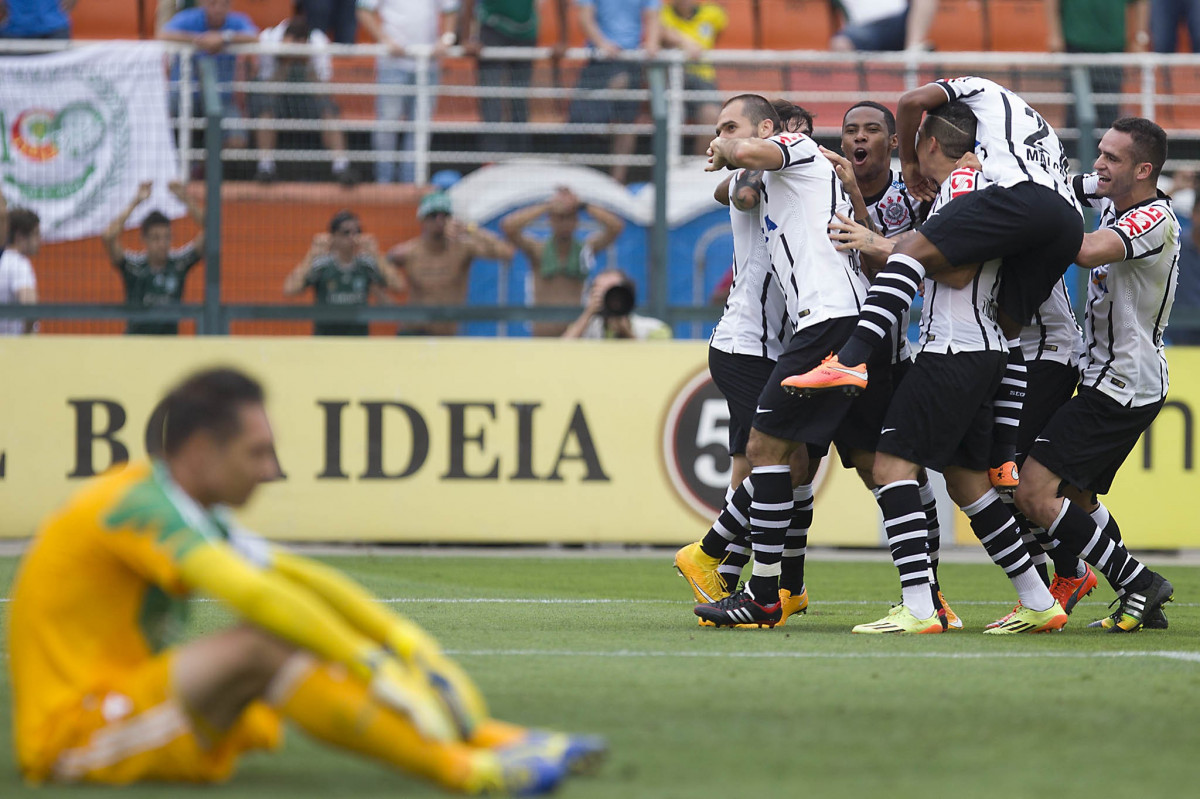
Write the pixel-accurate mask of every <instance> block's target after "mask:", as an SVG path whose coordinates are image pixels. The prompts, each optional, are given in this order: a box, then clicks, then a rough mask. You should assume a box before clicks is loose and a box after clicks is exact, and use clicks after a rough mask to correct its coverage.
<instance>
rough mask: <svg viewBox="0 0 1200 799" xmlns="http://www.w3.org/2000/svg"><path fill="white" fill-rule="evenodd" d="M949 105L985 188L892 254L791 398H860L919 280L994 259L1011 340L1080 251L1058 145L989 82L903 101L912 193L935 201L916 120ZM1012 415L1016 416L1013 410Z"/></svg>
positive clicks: (1006, 470)
mask: <svg viewBox="0 0 1200 799" xmlns="http://www.w3.org/2000/svg"><path fill="white" fill-rule="evenodd" d="M951 100H962V101H963V102H964V103H966V104H967V105H968V106H969V107H970V109H971V111H972V112H973V113H974V115H975V117H976V118H977V120H978V127H977V131H978V134H977V135H978V142H977V145H976V149H975V151H976V153H977V154H978V156H979V159H980V161H981V162H982V166H983V175H984V177H985V178H986V179H987V180H988V181H989V183H990V185H988V186H987V188H985V189H984V190H982V191H978V192H972V193H970V194H967V195H965V196H964V197H962V198H959V199H960V200H961V202H956V203H952V204H948V205H946V206H945V207H944V208H943V209H942V210H941V211H939V212H938V213H937V214H934V215H931V216H930V218H929V219H928V220H927V221H926V222H925V224H924V225H923V226H922V227H921V230H920V232H919V233H917V234H916V235H914V236H912V237H909V238H908V239H906V240H905V241H904V242H902V243H901V244H900V245H899V246H898V247H897V248H896V249H895V250H894V251H893V253H892V255H891V256H890V257H889V258H888V261H887V266H886V268H885V269H884V270H883V272H881V273H880V274H879V275H878V276H877V277H876V279H875V283H874V285H873V286H872V289H871V292H870V295H869V296H868V298H867V301H866V303H865V304H864V307H863V310H862V313H861V314H860V316H859V320H858V324H857V326H856V327H855V330H854V333H853V335H851V336H850V338H849V339H848V340H847V341H846V342H845V343H844V344H843V345H842V347H841V348H840V349H839V350H837V354H836V355H835V356H834V357H833V358H830V359H829V360H828V361H826V362H824V363H822V364H821V365H820V366H818V367H816V368H814V369H812V370H810V371H808V372H806V373H801V374H796V375H794V376H792V377H791V378H789V379H788V380H787V381H786V382H787V386H788V388H789V390H792V391H796V392H800V393H804V394H809V393H813V392H819V391H825V390H828V389H842V390H845V391H847V392H850V393H854V392H857V391H861V390H862V389H863V388H864V387H865V386H866V385H867V380H868V370H867V368H866V361H867V360H868V358H869V357H870V354H871V353H872V351H873V350H875V349H876V348H878V347H879V346H880V344H881V343H882V342H883V340H884V339H885V338H886V337H887V335H888V331H889V330H890V329H891V327H892V326H893V325H895V324H896V322H897V320H899V319H901V318H902V317H903V316H904V315H905V314H906V313H907V311H908V309H909V307H910V306H911V305H912V301H913V298H914V297H915V295H916V293H917V290H918V288H919V286H920V284H921V281H922V280H923V279H924V278H925V277H926V276H927V275H928V276H929V277H932V278H935V279H937V278H938V277H939V276H940V275H943V274H945V273H947V272H948V271H950V270H953V269H954V268H956V267H963V266H967V265H972V264H978V263H982V262H985V261H988V260H991V259H993V258H1001V259H1002V260H1003V269H1002V279H1001V283H1000V288H999V294H998V301H999V308H1000V310H1001V311H1002V312H1004V313H1005V314H1006V315H1007V316H1008V317H1009V319H1010V320H1011V326H1012V328H1013V329H1012V331H1011V332H1012V333H1013V334H1014V336H1015V334H1016V332H1017V331H1016V328H1017V327H1019V326H1024V325H1027V324H1029V322H1030V320H1031V319H1032V317H1033V314H1034V313H1035V312H1036V310H1037V309H1038V307H1039V306H1040V305H1041V304H1042V303H1043V302H1045V301H1046V299H1047V298H1048V297H1049V296H1050V293H1051V291H1052V290H1053V288H1054V286H1055V285H1056V284H1057V282H1058V280H1059V278H1060V277H1061V276H1062V275H1063V273H1064V272H1065V271H1066V269H1067V267H1068V266H1069V265H1070V264H1071V259H1072V258H1074V256H1075V253H1076V252H1078V250H1079V244H1080V242H1081V241H1082V240H1083V217H1082V211H1081V209H1080V207H1079V204H1078V201H1077V200H1076V199H1075V194H1074V192H1073V191H1072V190H1071V187H1070V186H1069V185H1068V180H1067V173H1066V168H1067V160H1066V156H1065V154H1064V152H1063V148H1062V143H1061V142H1060V141H1059V139H1058V136H1057V134H1055V132H1054V130H1053V128H1051V127H1050V126H1049V125H1048V124H1047V123H1046V121H1045V120H1044V119H1043V118H1042V116H1041V115H1040V114H1038V113H1037V112H1036V111H1035V110H1034V109H1033V108H1031V107H1030V106H1029V105H1028V104H1027V103H1025V101H1024V100H1022V99H1021V98H1020V97H1018V96H1017V95H1016V94H1013V93H1012V92H1010V91H1009V90H1008V89H1006V88H1004V87H1003V86H1000V85H999V84H996V83H993V82H992V81H990V80H986V79H984V78H976V77H967V78H954V79H951V80H941V81H937V82H936V83H931V84H928V85H926V86H923V87H921V88H919V89H915V90H913V91H910V92H907V93H906V94H904V95H903V96H902V97H901V98H900V104H899V107H898V114H897V129H898V131H899V143H900V161H901V166H902V169H903V172H904V178H905V184H906V185H907V186H908V190H909V193H910V194H912V195H914V196H916V197H918V198H920V199H922V200H932V199H933V196H934V194H935V189H936V187H935V186H933V185H931V183H930V182H929V181H928V180H926V179H924V178H922V177H921V175H920V173H919V169H918V167H917V164H916V159H915V153H914V149H913V148H914V142H915V140H916V132H917V129H918V126H919V125H920V123H921V117H922V114H923V113H925V112H927V111H932V110H933V109H935V108H937V107H939V106H941V105H944V104H945V103H947V102H949V101H951ZM1006 346H1008V347H1009V351H1010V355H1011V357H1012V359H1013V361H1014V364H1015V365H1018V366H1020V359H1021V355H1020V347H1019V341H1017V339H1015V338H1013V339H1008V340H1007V341H1006ZM1021 368H1022V369H1023V366H1021ZM1018 371H1019V370H1018ZM1011 393H1012V394H1013V395H1014V397H1016V396H1019V394H1020V388H1019V386H1015V385H1014V386H1012V389H1011ZM1013 404H1017V405H1019V402H1014V403H1013ZM1011 410H1012V411H1013V412H1014V414H1015V413H1016V412H1017V411H1018V410H1019V409H1018V408H1012V409H1011ZM1006 427H1008V428H1011V432H1012V433H1013V435H1012V436H1010V439H1009V441H1008V442H1007V443H1006V446H1007V448H1008V450H1009V451H1011V450H1012V448H1013V439H1015V430H1016V426H1015V424H1009V425H1006ZM1005 457H1008V455H1007V453H1006V454H1005ZM1002 467H1003V468H1001V469H998V470H997V472H996V474H995V475H994V476H993V478H992V479H993V482H996V483H999V484H1006V485H1008V486H1011V485H1013V484H1014V483H1015V480H1013V479H1012V478H1013V474H1012V473H1013V472H1015V467H1009V466H1008V465H1007V464H1003V465H1002Z"/></svg>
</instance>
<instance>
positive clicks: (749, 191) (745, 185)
mask: <svg viewBox="0 0 1200 799" xmlns="http://www.w3.org/2000/svg"><path fill="white" fill-rule="evenodd" d="M762 192H763V170H761V169H743V170H742V171H741V172H738V173H737V174H736V175H734V176H733V185H732V187H731V188H730V191H729V202H730V203H731V204H732V205H733V207H734V208H736V209H738V210H739V211H753V210H754V209H755V208H757V207H758V204H759V203H760V202H761V201H762Z"/></svg>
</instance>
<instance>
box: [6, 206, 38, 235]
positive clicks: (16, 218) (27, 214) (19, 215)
mask: <svg viewBox="0 0 1200 799" xmlns="http://www.w3.org/2000/svg"><path fill="white" fill-rule="evenodd" d="M40 224H42V220H41V219H39V218H38V215H37V214H36V213H34V212H33V211H30V210H29V209H28V208H14V209H12V210H11V211H9V212H8V243H9V244H12V243H13V242H15V241H16V240H17V236H32V235H33V231H35V230H37V229H38V225H40Z"/></svg>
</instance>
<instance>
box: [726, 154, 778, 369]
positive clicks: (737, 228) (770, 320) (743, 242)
mask: <svg viewBox="0 0 1200 799" xmlns="http://www.w3.org/2000/svg"><path fill="white" fill-rule="evenodd" d="M736 182H737V176H735V177H734V179H733V180H731V181H729V193H730V195H731V197H732V194H733V192H734V190H735V189H734V185H735V183H736ZM729 224H730V227H732V228H733V283H732V284H731V285H730V287H729V299H728V300H726V302H725V310H724V312H723V313H722V314H721V321H720V322H718V323H717V326H716V327H715V328H714V329H713V332H712V337H711V338H710V339H709V345H710V346H711V347H713V348H714V349H718V350H721V351H722V352H728V353H730V354H733V355H757V356H760V357H763V358H770V359H771V360H773V361H775V360H779V355H780V354H781V353H782V352H783V348H784V347H785V346H786V345H787V342H788V340H789V339H790V338H791V333H792V328H791V322H790V321H789V319H788V314H787V305H786V303H785V301H784V297H783V287H782V286H781V285H780V283H779V278H778V277H777V276H776V275H775V272H774V270H772V269H771V256H770V254H769V253H768V251H767V240H766V238H765V237H764V236H763V232H762V215H761V208H755V209H753V210H750V211H739V210H738V209H737V208H735V207H734V206H733V204H732V203H730V205H729Z"/></svg>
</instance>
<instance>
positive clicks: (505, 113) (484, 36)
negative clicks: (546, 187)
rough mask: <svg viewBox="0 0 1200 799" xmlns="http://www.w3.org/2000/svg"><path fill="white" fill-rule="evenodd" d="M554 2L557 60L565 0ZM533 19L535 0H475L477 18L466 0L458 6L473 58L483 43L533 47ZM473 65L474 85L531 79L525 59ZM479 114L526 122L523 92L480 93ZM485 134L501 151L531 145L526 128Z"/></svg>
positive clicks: (517, 85) (563, 37) (518, 85)
mask: <svg viewBox="0 0 1200 799" xmlns="http://www.w3.org/2000/svg"><path fill="white" fill-rule="evenodd" d="M554 5H555V8H556V9H557V12H558V30H559V39H558V44H557V45H556V46H555V53H554V58H555V60H557V59H559V58H561V57H562V54H563V53H564V52H566V49H567V0H554ZM538 24H539V19H538V9H537V0H479V2H478V18H476V4H475V3H474V2H471V0H468V2H467V3H466V4H465V5H464V6H463V8H462V14H461V16H460V18H459V23H458V29H459V31H460V33H461V38H462V40H463V42H464V44H463V47H464V49H465V50H466V53H467V55H470V56H474V57H476V58H478V56H479V51H480V49H481V48H484V47H537V39H538ZM478 64H479V66H478V70H479V85H480V86H489V87H490V86H495V87H499V88H514V89H524V88H528V86H529V85H530V83H531V82H532V79H533V64H532V63H531V62H530V61H526V60H522V59H516V60H507V59H505V60H495V59H486V60H485V59H480V60H479V61H478ZM479 113H480V115H481V116H482V117H483V121H484V122H490V123H496V122H509V123H513V124H524V123H526V122H528V121H529V105H528V103H527V102H526V101H525V98H524V97H509V98H500V97H480V98H479ZM488 139H489V141H495V142H496V146H497V148H498V149H501V150H505V151H507V152H513V153H529V152H531V151H532V148H533V142H532V137H530V135H529V134H528V133H513V134H509V135H500V134H488Z"/></svg>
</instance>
